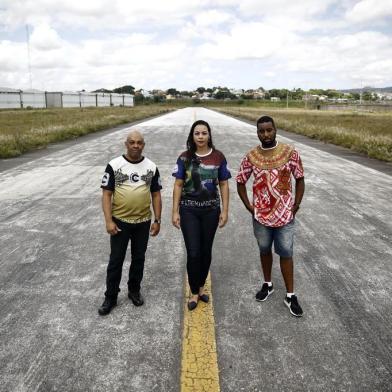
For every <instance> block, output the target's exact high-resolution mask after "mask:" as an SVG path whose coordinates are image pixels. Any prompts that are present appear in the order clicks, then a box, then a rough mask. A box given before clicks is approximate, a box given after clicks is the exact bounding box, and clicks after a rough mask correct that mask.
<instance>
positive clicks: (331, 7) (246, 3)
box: [0, 0, 392, 91]
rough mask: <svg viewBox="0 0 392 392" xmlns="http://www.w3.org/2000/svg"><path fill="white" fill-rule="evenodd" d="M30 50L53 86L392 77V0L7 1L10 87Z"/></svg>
mask: <svg viewBox="0 0 392 392" xmlns="http://www.w3.org/2000/svg"><path fill="white" fill-rule="evenodd" d="M26 26H28V27H27V28H26ZM26 30H28V31H29V37H30V56H29V54H28V53H29V52H28V47H27V44H26V42H27V39H26V36H27V32H26ZM29 57H30V65H31V67H30V69H31V77H32V78H31V79H32V86H33V88H37V89H42V90H48V91H51V90H52V91H53V90H81V89H86V90H94V89H98V88H101V87H105V88H109V89H111V88H114V87H119V86H122V85H126V84H131V85H133V86H135V87H136V88H145V89H153V88H160V89H167V88H170V87H176V88H177V89H179V90H192V89H195V88H197V87H200V86H204V87H213V86H218V85H220V86H227V87H232V88H246V89H248V88H257V87H260V86H262V87H264V88H266V89H271V88H290V89H292V88H298V87H301V88H303V89H308V88H354V87H361V86H368V85H370V86H375V87H386V86H392V0H359V1H358V0H338V1H335V0H322V1H321V0H296V1H292V0H269V1H268V0H241V1H239V0H237V1H232V0H210V1H207V0H186V1H185V0H165V1H163V0H138V1H136V0H134V1H132V0H65V1H57V0H0V86H1V87H12V88H22V89H25V88H29V87H30V76H29V75H30V73H29V60H28V59H29Z"/></svg>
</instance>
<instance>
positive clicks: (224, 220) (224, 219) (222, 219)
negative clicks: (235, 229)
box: [219, 211, 229, 228]
mask: <svg viewBox="0 0 392 392" xmlns="http://www.w3.org/2000/svg"><path fill="white" fill-rule="evenodd" d="M228 218H229V217H228V213H227V212H225V211H222V212H221V213H220V215H219V227H220V228H222V227H223V226H224V225H225V224H226V223H227V220H228Z"/></svg>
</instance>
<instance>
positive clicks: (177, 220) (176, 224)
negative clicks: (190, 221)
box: [172, 211, 180, 229]
mask: <svg viewBox="0 0 392 392" xmlns="http://www.w3.org/2000/svg"><path fill="white" fill-rule="evenodd" d="M172 223H173V226H174V227H177V229H179V228H180V214H179V213H178V212H177V211H175V212H173V214H172Z"/></svg>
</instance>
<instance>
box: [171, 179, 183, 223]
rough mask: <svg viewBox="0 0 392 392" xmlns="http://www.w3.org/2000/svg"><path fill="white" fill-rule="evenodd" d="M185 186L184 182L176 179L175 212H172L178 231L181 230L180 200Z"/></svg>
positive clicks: (174, 190) (173, 221)
mask: <svg viewBox="0 0 392 392" xmlns="http://www.w3.org/2000/svg"><path fill="white" fill-rule="evenodd" d="M183 186H184V180H180V179H178V178H176V180H175V181H174V187H173V210H172V223H173V225H174V226H175V227H177V229H179V228H180V212H179V207H180V199H181V193H182V187H183Z"/></svg>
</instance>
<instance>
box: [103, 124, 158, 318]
mask: <svg viewBox="0 0 392 392" xmlns="http://www.w3.org/2000/svg"><path fill="white" fill-rule="evenodd" d="M144 145H145V143H144V138H143V135H142V134H141V133H140V132H138V131H132V132H131V133H129V135H128V136H127V139H126V141H125V147H126V149H127V153H126V154H125V155H121V156H120V157H117V158H115V159H113V160H111V161H110V162H109V164H108V165H107V167H106V170H105V174H104V175H103V178H102V184H101V188H102V209H103V213H104V215H105V223H106V230H107V232H108V233H109V234H110V258H109V265H108V268H107V276H106V292H105V301H104V303H103V304H102V306H101V307H100V308H99V309H98V313H99V314H100V315H105V314H108V313H110V311H111V310H112V309H113V308H114V307H115V306H116V305H117V295H118V293H119V291H120V281H121V273H122V267H123V263H124V259H125V254H126V251H127V247H128V242H129V240H131V254H132V261H131V266H130V268H129V279H128V297H129V299H130V300H131V301H132V302H133V304H134V305H135V306H141V305H143V303H144V301H143V297H142V295H141V294H140V283H141V281H142V278H143V270H144V259H145V253H146V249H147V243H148V238H149V235H150V234H151V235H152V236H156V235H157V234H158V233H159V230H160V224H161V211H162V200H161V192H160V190H161V189H162V186H161V182H160V177H159V171H158V168H157V166H156V165H155V163H154V162H152V161H150V160H149V159H148V158H146V157H144V156H143V155H142V152H143V149H144ZM151 204H152V209H153V211H154V221H153V222H152V224H151V210H150V205H151Z"/></svg>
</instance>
